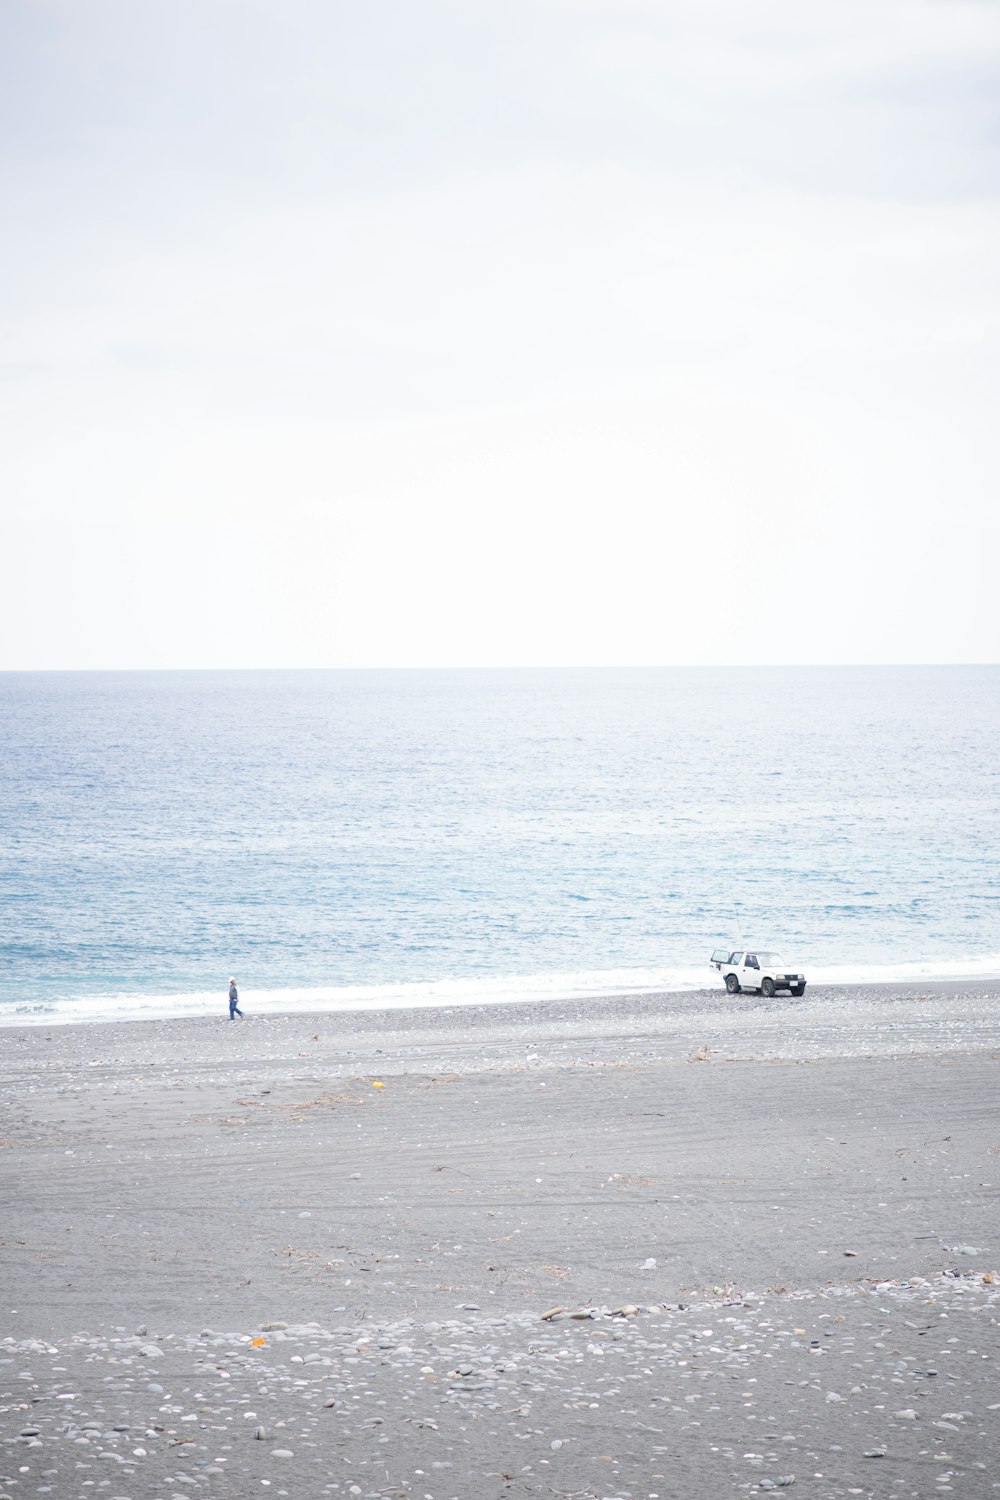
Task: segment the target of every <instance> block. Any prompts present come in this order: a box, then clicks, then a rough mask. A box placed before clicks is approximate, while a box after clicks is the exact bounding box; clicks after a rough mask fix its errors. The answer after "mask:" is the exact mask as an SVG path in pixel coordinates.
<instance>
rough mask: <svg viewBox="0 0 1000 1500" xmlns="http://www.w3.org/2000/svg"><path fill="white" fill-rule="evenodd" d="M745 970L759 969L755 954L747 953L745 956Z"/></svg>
mask: <svg viewBox="0 0 1000 1500" xmlns="http://www.w3.org/2000/svg"><path fill="white" fill-rule="evenodd" d="M747 968H748V969H759V968H760V964H759V963H758V962H757V955H756V953H748V954H747Z"/></svg>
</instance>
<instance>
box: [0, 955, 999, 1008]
mask: <svg viewBox="0 0 1000 1500" xmlns="http://www.w3.org/2000/svg"><path fill="white" fill-rule="evenodd" d="M803 971H804V972H805V974H806V977H807V979H808V981H809V983H810V985H817V984H833V985H847V984H923V983H931V982H933V981H935V980H958V981H961V980H970V981H974V980H989V979H1000V954H996V953H994V954H986V955H983V956H981V957H977V958H968V959H957V960H955V959H952V960H949V959H922V960H908V961H904V962H899V963H885V964H850V963H844V964H835V965H824V966H821V967H819V968H812V967H807V966H803ZM702 989H718V990H720V991H721V989H722V982H721V979H720V977H719V975H718V973H717V972H716V971H715V970H714V969H712V968H711V967H710V965H708V964H707V963H706V964H704V965H699V966H697V967H694V966H689V967H678V968H665V969H601V970H591V971H588V972H583V973H557V974H528V975H501V976H496V977H493V978H488V979H484V978H479V979H441V980H438V981H435V982H430V983H422V984H416V983H413V984H397V985H318V986H315V987H312V988H307V989H274V990H254V989H251V988H245V989H243V988H241V990H240V1007H241V1009H245V1010H246V1012H247V1013H248V1014H256V1015H283V1014H295V1013H306V1012H323V1011H331V1012H332V1011H386V1010H411V1009H417V1010H419V1009H440V1008H443V1007H449V1006H467V1005H513V1004H518V1003H524V1002H537V1003H542V1002H545V1001H560V1000H562V1001H565V1000H587V999H599V998H601V997H606V996H615V995H639V994H649V993H668V994H678V993H684V992H687V991H691V990H702ZM226 1011H227V999H226V987H225V985H222V986H221V987H220V988H219V989H218V990H194V991H189V992H186V993H178V994H150V995H143V994H135V993H131V994H128V993H121V994H107V995H88V996H77V997H65V998H60V999H55V1000H44V1001H43V1000H39V1001H37V1002H36V1003H31V1002H24V1003H21V1004H14V1005H9V1006H5V1007H4V1008H3V1009H2V1010H0V1026H33V1025H34V1026H58V1025H69V1024H73V1023H80V1022H102V1021H142V1020H162V1019H165V1018H169V1017H184V1016H190V1017H196V1016H218V1015H220V1014H221V1015H225V1014H226Z"/></svg>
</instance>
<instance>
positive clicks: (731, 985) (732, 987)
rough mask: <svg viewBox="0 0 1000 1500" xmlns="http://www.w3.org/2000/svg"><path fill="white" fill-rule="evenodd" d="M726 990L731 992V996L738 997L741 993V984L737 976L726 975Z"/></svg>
mask: <svg viewBox="0 0 1000 1500" xmlns="http://www.w3.org/2000/svg"><path fill="white" fill-rule="evenodd" d="M726 989H727V990H728V991H729V993H730V994H731V995H738V994H739V992H740V982H739V980H738V979H737V978H736V975H735V974H727V975H726Z"/></svg>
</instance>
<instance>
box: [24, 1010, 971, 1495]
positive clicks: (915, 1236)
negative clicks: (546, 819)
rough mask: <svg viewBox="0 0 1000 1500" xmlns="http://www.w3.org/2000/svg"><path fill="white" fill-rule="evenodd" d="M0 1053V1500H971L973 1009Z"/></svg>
mask: <svg viewBox="0 0 1000 1500" xmlns="http://www.w3.org/2000/svg"><path fill="white" fill-rule="evenodd" d="M0 1050H2V1054H3V1069H2V1079H3V1082H2V1093H0V1108H2V1116H0V1137H2V1144H0V1201H2V1202H3V1204H4V1205H5V1208H4V1212H3V1217H2V1223H0V1287H2V1291H0V1297H2V1315H3V1316H2V1327H0V1336H3V1338H4V1340H5V1342H4V1344H3V1345H0V1495H3V1494H5V1493H6V1494H9V1495H11V1496H12V1497H14V1500H20V1497H22V1496H25V1495H35V1494H43V1493H47V1494H52V1495H54V1496H56V1497H63V1496H67V1497H68V1496H74V1497H75V1496H77V1495H79V1496H87V1495H90V1494H93V1493H95V1492H96V1493H105V1494H108V1495H110V1496H112V1497H116V1496H117V1497H128V1500H171V1497H173V1496H175V1495H177V1494H188V1495H190V1494H195V1493H205V1494H217V1495H233V1496H235V1495H245V1494H248V1493H251V1492H259V1493H261V1494H267V1493H272V1494H275V1495H280V1494H288V1495H294V1496H297V1497H299V1500H302V1497H311V1496H320V1495H327V1494H329V1495H334V1496H340V1495H344V1496H347V1495H360V1496H362V1497H375V1496H379V1497H381V1496H386V1495H393V1496H395V1495H402V1496H410V1495H413V1496H419V1497H426V1496H431V1497H432V1500H449V1497H452V1496H455V1497H461V1500H466V1497H470V1500H471V1497H478V1496H484V1497H493V1496H501V1495H504V1496H508V1495H509V1496H515V1495H516V1496H525V1495H532V1496H533V1495H546V1496H547V1495H549V1494H552V1493H554V1494H576V1495H580V1496H595V1497H602V1496H603V1497H611V1496H614V1497H626V1496H628V1497H639V1496H642V1497H649V1496H654V1495H655V1496H657V1497H661V1500H665V1497H666V1496H667V1495H671V1496H673V1495H678V1494H683V1495H685V1496H695V1497H701V1496H704V1497H706V1500H708V1497H716V1496H719V1495H727V1494H746V1493H750V1492H751V1491H753V1492H758V1491H759V1490H760V1489H762V1488H770V1487H771V1486H775V1487H781V1488H783V1487H786V1486H783V1485H780V1484H779V1481H781V1480H788V1479H789V1478H790V1476H792V1475H794V1476H795V1484H796V1487H797V1488H798V1487H802V1488H805V1489H806V1490H808V1492H809V1493H810V1494H812V1495H815V1496H822V1497H834V1496H841V1495H848V1494H861V1495H872V1496H875V1495H878V1496H880V1497H882V1496H886V1495H901V1496H906V1495H912V1496H919V1497H924V1496H927V1495H930V1494H937V1493H941V1494H945V1495H947V1494H949V1493H953V1494H956V1495H964V1496H968V1497H973V1500H979V1497H981V1496H986V1495H990V1494H1000V1441H998V1429H1000V1377H998V1371H997V1358H998V1356H1000V1338H998V1331H1000V1324H998V1320H1000V1294H998V1288H997V1285H996V1282H995V1281H994V1280H993V1279H992V1274H993V1272H995V1271H1000V1203H998V1198H1000V1193H998V1185H1000V1117H998V1111H997V1093H998V1090H997V1085H998V1080H1000V990H998V988H997V987H996V986H991V985H989V984H978V985H971V984H968V983H965V984H958V983H955V984H941V983H935V984H933V985H927V986H926V987H924V988H923V989H914V988H912V987H903V986H879V987H869V988H865V989H860V988H859V989H852V988H849V987H843V988H837V989H834V988H830V989H826V990H823V989H818V988H817V989H815V990H808V991H807V992H806V996H805V998H804V999H803V1000H797V1001H795V1000H789V999H784V998H781V997H778V998H777V999H775V1000H772V1001H765V1000H762V999H760V997H749V996H737V997H734V998H730V997H729V996H727V995H725V994H724V992H721V991H720V990H711V991H708V990H706V991H702V992H698V993H692V994H687V995H659V996H657V995H652V996H641V997H629V998H624V999H622V998H619V999H609V1000H606V1001H594V1000H588V1001H586V1002H562V1003H560V1002H550V1003H547V1004H545V1005H544V1006H538V1005H516V1006H513V1005H512V1006H490V1007H486V1006H484V1007H474V1008H470V1009H468V1010H459V1009H458V1008H452V1009H448V1010H438V1011H434V1010H426V1011H396V1012H384V1013H380V1014H377V1015H376V1014H370V1015H359V1014H356V1013H355V1014H338V1015H317V1016H301V1015H300V1016H287V1017H261V1016H254V1015H252V1014H249V1015H248V1016H247V1018H246V1020H245V1021H243V1022H242V1023H241V1022H235V1023H230V1022H229V1020H228V1018H227V1016H226V1015H225V1006H224V1004H223V1005H221V1006H220V1016H219V1018H218V1019H215V1018H212V1019H206V1020H198V1021H192V1020H183V1021H162V1022H158V1021H157V1022H143V1023H131V1024H128V1025H115V1024H111V1025H102V1026H86V1027H82V1026H78V1027H54V1028H52V1029H51V1030H46V1029H43V1028H25V1029H8V1030H4V1031H0ZM378 1085H382V1086H381V1087H378ZM557 1308H558V1309H562V1311H561V1312H558V1313H555V1314H554V1316H552V1317H551V1318H549V1319H545V1318H543V1316H542V1315H543V1314H545V1313H549V1312H553V1310H554V1309H557ZM277 1324H281V1325H286V1326H284V1327H275V1326H271V1327H268V1326H267V1325H277ZM261 1340H262V1341H263V1342H259V1341H261ZM327 1403H332V1404H327ZM88 1423H90V1424H92V1425H91V1426H90V1427H89V1428H88V1426H87V1424H88ZM32 1428H35V1429H37V1431H35V1432H33V1431H31V1429H32ZM258 1431H262V1432H263V1434H264V1435H263V1436H262V1437H256V1436H255V1433H257V1432H258ZM102 1454H103V1455H105V1456H104V1457H102V1456H101V1455H102ZM866 1455H870V1456H866Z"/></svg>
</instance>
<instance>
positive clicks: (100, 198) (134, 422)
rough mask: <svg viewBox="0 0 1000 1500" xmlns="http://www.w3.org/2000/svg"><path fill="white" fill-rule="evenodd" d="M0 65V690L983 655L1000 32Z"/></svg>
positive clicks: (786, 18) (997, 22)
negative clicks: (19, 678)
mask: <svg viewBox="0 0 1000 1500" xmlns="http://www.w3.org/2000/svg"><path fill="white" fill-rule="evenodd" d="M0 26H2V30H3V35H2V37H0V70H2V72H0V195H2V203H3V218H4V221H5V231H4V237H3V242H2V243H3V247H4V248H3V251H2V257H3V274H2V276H0V412H2V420H3V433H4V435H3V439H2V442H0V484H2V491H0V507H2V532H0V566H2V589H0V668H36V667H39V668H48V667H142V666H148V667H157V666H206V667H209V666H249V667H252V666H449V665H461V666H496V665H520V664H524V665H535V664H537V665H558V664H573V665H575V664H584V665H586V664H595V665H599V664H616V663H635V664H643V663H665V664H670V663H703V662H705V663H712V662H727V663H728V662H779V663H780V662H892V661H917V662H919V661H997V660H1000V582H998V568H1000V499H998V490H997V441H996V434H997V429H998V421H997V412H998V378H997V375H998V362H997V347H998V308H1000V296H998V264H1000V257H998V250H1000V244H998V241H1000V235H998V229H1000V209H998V174H997V156H998V142H1000V131H998V100H1000V77H998V74H1000V67H998V63H1000V8H998V5H997V3H996V0H968V3H962V0H5V3H4V4H3V5H2V7H0Z"/></svg>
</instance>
